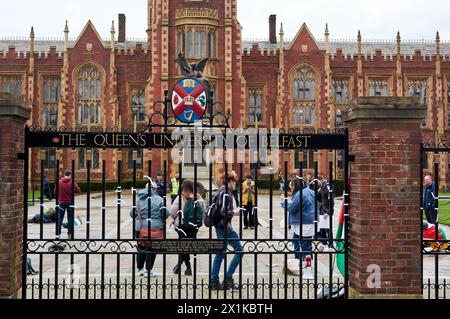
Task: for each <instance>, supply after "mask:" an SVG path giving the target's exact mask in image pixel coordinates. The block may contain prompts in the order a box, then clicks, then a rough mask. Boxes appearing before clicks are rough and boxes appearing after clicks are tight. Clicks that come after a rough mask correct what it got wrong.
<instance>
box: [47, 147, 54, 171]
mask: <svg viewBox="0 0 450 319" xmlns="http://www.w3.org/2000/svg"><path fill="white" fill-rule="evenodd" d="M55 167H56V148H47V149H45V158H44V169H54V168H55Z"/></svg>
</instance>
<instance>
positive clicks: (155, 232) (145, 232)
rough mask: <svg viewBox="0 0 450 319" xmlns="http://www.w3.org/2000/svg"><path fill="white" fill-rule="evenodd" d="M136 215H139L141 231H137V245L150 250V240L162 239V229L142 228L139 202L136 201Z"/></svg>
mask: <svg viewBox="0 0 450 319" xmlns="http://www.w3.org/2000/svg"><path fill="white" fill-rule="evenodd" d="M138 214H139V222H140V224H141V230H140V231H139V238H138V245H139V246H143V247H146V248H150V247H151V240H153V239H163V238H164V231H163V230H162V229H149V227H142V212H141V202H140V201H139V200H138ZM149 231H150V234H149Z"/></svg>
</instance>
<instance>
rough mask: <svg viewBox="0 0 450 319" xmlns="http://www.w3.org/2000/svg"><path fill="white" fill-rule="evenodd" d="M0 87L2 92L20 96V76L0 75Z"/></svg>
mask: <svg viewBox="0 0 450 319" xmlns="http://www.w3.org/2000/svg"><path fill="white" fill-rule="evenodd" d="M0 89H1V92H2V93H11V94H14V95H16V96H18V97H20V96H22V77H21V76H20V75H0Z"/></svg>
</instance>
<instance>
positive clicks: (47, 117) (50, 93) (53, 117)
mask: <svg viewBox="0 0 450 319" xmlns="http://www.w3.org/2000/svg"><path fill="white" fill-rule="evenodd" d="M60 95H61V78H60V77H59V76H45V77H44V79H43V94H42V96H43V102H44V123H43V124H44V126H57V125H58V103H59V101H60Z"/></svg>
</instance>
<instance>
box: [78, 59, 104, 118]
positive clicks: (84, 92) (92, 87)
mask: <svg viewBox="0 0 450 319" xmlns="http://www.w3.org/2000/svg"><path fill="white" fill-rule="evenodd" d="M77 79H78V81H77V83H78V91H77V123H78V124H83V125H96V124H100V123H101V101H102V82H101V77H100V71H99V70H98V69H97V68H96V67H95V66H93V65H92V64H86V65H85V66H84V67H83V68H82V69H81V70H80V71H79V73H78V78H77Z"/></svg>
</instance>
